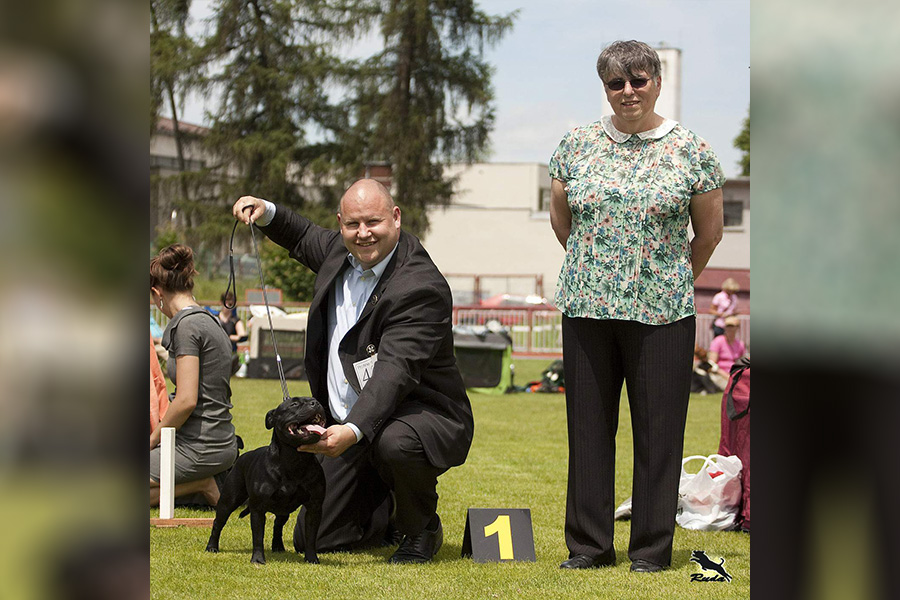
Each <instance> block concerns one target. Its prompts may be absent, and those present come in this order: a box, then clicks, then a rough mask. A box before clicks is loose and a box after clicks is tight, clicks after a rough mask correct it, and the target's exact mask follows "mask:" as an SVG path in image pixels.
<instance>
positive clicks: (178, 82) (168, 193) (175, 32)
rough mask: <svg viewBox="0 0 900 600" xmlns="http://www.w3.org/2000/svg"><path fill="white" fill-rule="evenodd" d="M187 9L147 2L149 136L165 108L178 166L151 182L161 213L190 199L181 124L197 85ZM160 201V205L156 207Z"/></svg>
mask: <svg viewBox="0 0 900 600" xmlns="http://www.w3.org/2000/svg"><path fill="white" fill-rule="evenodd" d="M190 9H191V0H150V27H151V29H150V133H151V135H152V134H153V132H154V131H155V130H156V127H157V123H158V121H159V114H160V111H161V110H162V108H163V106H165V107H167V108H168V110H169V112H170V113H171V114H172V135H173V138H174V141H175V154H176V160H177V165H178V167H177V173H176V174H175V175H173V176H170V177H167V178H165V179H158V178H156V179H155V180H154V184H155V192H156V193H155V194H154V195H153V198H154V201H155V202H156V203H157V205H156V206H155V209H156V210H157V211H158V212H160V213H168V211H169V210H171V209H172V208H173V207H174V208H178V209H181V208H182V207H183V206H185V205H187V204H190V202H191V196H192V189H193V186H192V185H191V184H190V181H191V179H192V178H193V176H192V174H191V173H189V171H188V168H187V165H186V161H185V157H184V149H185V145H186V144H187V136H186V135H185V133H184V132H183V130H182V127H181V123H180V113H181V112H182V108H183V106H184V99H185V95H186V94H187V93H188V92H189V91H190V90H191V89H193V88H195V87H196V86H197V85H198V79H197V75H198V72H199V63H198V62H197V60H196V56H195V53H196V45H195V44H194V41H193V40H192V39H191V38H190V36H189V35H188V33H187V21H188V18H189V15H190ZM161 191H162V192H163V193H160V192H161ZM160 201H162V202H163V204H164V205H163V206H159V205H158V203H159V202H160Z"/></svg>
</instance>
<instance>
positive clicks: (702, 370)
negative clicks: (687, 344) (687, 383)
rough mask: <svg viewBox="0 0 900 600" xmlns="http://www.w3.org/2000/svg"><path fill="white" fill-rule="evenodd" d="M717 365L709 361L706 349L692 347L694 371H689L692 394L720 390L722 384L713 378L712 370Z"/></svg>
mask: <svg viewBox="0 0 900 600" xmlns="http://www.w3.org/2000/svg"><path fill="white" fill-rule="evenodd" d="M718 370H719V367H717V366H715V365H714V364H713V363H711V362H709V357H708V356H707V353H706V350H704V349H703V348H701V347H700V346H697V347H696V348H694V371H693V373H691V393H692V394H715V393H717V392H721V391H722V386H721V385H720V384H719V382H717V381H716V380H715V378H714V374H715V373H714V372H713V371H718Z"/></svg>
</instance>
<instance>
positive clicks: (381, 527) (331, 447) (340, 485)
mask: <svg viewBox="0 0 900 600" xmlns="http://www.w3.org/2000/svg"><path fill="white" fill-rule="evenodd" d="M233 213H234V215H235V217H236V218H238V219H239V220H241V221H243V222H244V223H250V222H255V223H256V224H257V225H260V226H261V230H262V231H263V232H264V233H265V234H266V235H267V236H268V237H269V238H270V239H271V240H273V241H274V242H276V243H277V244H279V245H280V246H282V247H284V248H286V249H287V250H289V251H290V255H291V257H293V258H294V259H296V260H297V261H299V262H301V263H302V264H304V265H306V266H307V267H309V268H310V269H311V270H313V271H314V272H315V273H316V274H317V276H316V284H315V292H314V296H313V300H312V304H311V306H310V309H309V321H308V324H307V344H306V359H305V364H306V372H307V375H308V377H309V383H310V388H311V390H312V395H313V396H314V397H315V398H317V399H318V400H320V401H321V402H322V404H323V405H324V406H326V407H327V408H328V409H329V412H330V420H329V425H330V426H329V427H328V428H327V430H326V432H325V434H324V435H323V437H322V439H321V440H320V441H319V442H318V443H317V444H314V445H309V446H301V447H300V448H299V450H300V451H304V452H315V453H317V454H320V455H321V460H322V466H323V468H324V469H325V474H326V479H327V482H328V490H327V495H326V498H325V514H324V517H323V520H322V525H321V527H320V530H319V540H318V544H319V550H320V551H328V550H349V549H355V548H360V547H366V546H371V545H376V544H380V543H384V541H385V540H391V539H393V538H395V536H394V535H392V531H394V529H393V528H394V527H396V531H399V533H400V534H402V536H403V537H402V540H400V543H399V547H398V549H397V551H396V552H395V553H394V554H393V555H392V556H391V557H390V558H389V559H388V560H389V562H391V563H424V562H428V561H430V560H431V559H432V557H433V556H434V554H436V553H437V551H438V549H439V548H440V546H441V543H442V542H443V530H442V527H441V521H440V518H439V517H438V515H437V500H438V495H437V491H436V486H437V478H438V476H439V475H441V474H442V473H444V472H445V471H446V470H447V469H449V468H450V467H453V466H457V465H461V464H462V463H463V462H464V461H465V459H466V455H467V454H468V451H469V447H470V446H471V443H472V435H473V431H474V422H473V419H472V409H471V406H470V404H469V398H468V396H467V395H466V389H465V385H464V384H463V381H462V377H461V375H460V373H459V370H458V369H457V366H456V359H455V356H454V354H453V335H452V330H451V315H452V302H451V295H450V288H449V286H448V284H447V282H446V280H445V279H444V277H443V276H442V275H441V274H440V272H439V271H438V269H437V267H436V266H435V265H434V263H433V262H432V261H431V258H430V257H429V256H428V253H427V252H426V251H425V249H424V248H423V247H422V244H421V243H420V242H419V240H418V239H417V238H416V237H415V236H413V235H410V234H408V233H406V232H404V231H401V228H400V221H401V218H400V208H399V207H398V206H396V205H395V204H394V201H393V199H392V198H391V196H390V193H389V192H388V191H387V189H385V188H384V186H382V185H381V184H380V183H378V182H376V181H374V180H371V179H363V180H360V181H357V182H356V183H354V184H353V185H352V186H351V187H350V188H349V189H348V190H347V192H346V193H345V194H344V196H343V198H342V199H341V206H340V211H339V212H338V214H337V220H338V223H339V225H340V232H337V231H332V230H329V229H324V228H322V227H319V226H317V225H315V224H313V223H312V222H311V221H309V220H308V219H306V218H304V217H302V216H300V215H298V214H296V213H294V212H292V211H290V210H289V209H287V208H285V207H283V206H276V205H274V204H272V203H271V202H268V201H265V200H262V199H260V198H254V197H252V196H244V197H242V198H240V199H239V200H238V201H237V202H236V203H235V205H234V207H233ZM301 516H302V515H301ZM302 522H303V519H302V518H298V519H297V525H296V527H295V530H294V546H295V549H297V550H298V551H299V550H301V549H302V544H303V539H304V538H303V535H302ZM393 541H396V539H394V540H393Z"/></svg>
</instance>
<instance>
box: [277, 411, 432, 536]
mask: <svg viewBox="0 0 900 600" xmlns="http://www.w3.org/2000/svg"><path fill="white" fill-rule="evenodd" d="M319 461H320V462H321V464H322V468H323V469H324V470H325V481H326V486H327V487H326V491H325V505H324V509H323V515H322V523H321V525H320V526H319V535H318V537H317V546H318V548H317V550H318V551H320V552H327V551H333V550H353V549H357V548H365V547H368V546H374V545H378V544H380V543H381V541H382V540H383V539H384V537H385V533H386V532H387V530H388V524H389V523H391V524H392V526H394V527H396V529H397V530H399V531H400V533H402V534H404V535H417V534H418V533H420V532H421V531H422V530H423V529H425V526H426V525H427V524H428V522H429V521H430V520H431V518H432V517H433V516H434V515H435V513H436V511H437V501H438V494H437V478H438V476H439V475H441V474H442V473H443V472H444V471H446V469H439V468H437V467H435V466H433V465H432V464H431V463H430V462H428V459H427V458H426V456H425V450H424V449H423V448H422V442H421V440H419V436H418V435H417V434H416V432H415V430H413V428H412V427H410V426H409V425H407V424H406V423H403V422H401V421H397V420H394V419H391V420H389V421H388V422H387V423H386V424H385V426H384V428H382V430H381V431H380V432H379V433H378V435H377V436H376V437H375V439H374V440H373V441H372V443H371V444H369V443H368V442H367V441H366V440H362V441H360V442H359V443H358V444H356V445H355V446H352V447H351V448H350V449H349V450H347V451H346V452H344V453H343V454H342V455H341V456H338V457H336V458H330V457H327V456H323V455H320V456H319ZM305 515H306V508H305V507H304V508H302V509H301V510H300V512H299V513H298V517H297V524H296V525H295V527H294V548H295V549H296V550H298V551H300V550H301V549H302V548H303V545H304V543H303V540H304V539H305V537H304V535H303V527H304V520H305Z"/></svg>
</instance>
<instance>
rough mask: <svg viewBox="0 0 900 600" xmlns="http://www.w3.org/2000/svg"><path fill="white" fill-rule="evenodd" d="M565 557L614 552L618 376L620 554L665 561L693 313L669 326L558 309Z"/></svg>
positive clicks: (668, 560)
mask: <svg viewBox="0 0 900 600" xmlns="http://www.w3.org/2000/svg"><path fill="white" fill-rule="evenodd" d="M562 327H563V354H564V360H565V370H566V413H567V422H568V437H569V480H568V493H567V498H566V525H565V530H566V545H567V546H568V548H569V552H570V556H573V555H575V554H586V555H588V556H591V557H597V558H602V559H604V560H614V559H615V550H614V547H613V513H614V511H615V498H614V492H615V468H616V429H617V428H618V425H619V401H620V397H621V393H622V383H623V381H624V382H625V384H626V386H627V390H628V403H629V406H630V408H631V425H632V430H633V435H634V479H633V481H632V498H633V500H632V518H631V541H630V544H629V547H628V556H629V558H631V560H636V559H644V560H648V561H650V562H653V563H656V564H659V565H664V566H668V565H669V564H670V563H671V560H672V539H673V537H674V532H675V511H676V509H677V506H678V480H679V475H680V473H681V459H682V451H683V448H684V427H685V421H686V419H687V407H688V400H689V397H690V388H691V365H692V357H693V351H694V337H695V334H696V332H695V317H688V318H685V319H681V320H680V321H677V322H675V323H670V324H667V325H645V324H642V323H638V322H636V321H616V320H599V319H582V318H569V317H566V316H563V322H562Z"/></svg>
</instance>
